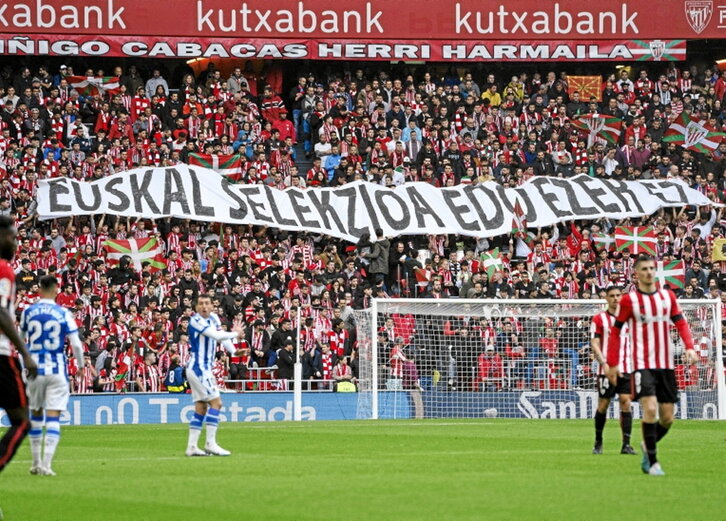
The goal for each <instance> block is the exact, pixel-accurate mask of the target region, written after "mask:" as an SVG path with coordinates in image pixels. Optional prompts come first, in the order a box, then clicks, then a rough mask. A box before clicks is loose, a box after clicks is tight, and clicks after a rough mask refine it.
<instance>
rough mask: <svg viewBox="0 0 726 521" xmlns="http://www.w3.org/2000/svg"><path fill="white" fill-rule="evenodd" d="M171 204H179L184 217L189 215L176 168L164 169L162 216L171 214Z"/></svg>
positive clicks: (187, 204) (185, 196)
mask: <svg viewBox="0 0 726 521" xmlns="http://www.w3.org/2000/svg"><path fill="white" fill-rule="evenodd" d="M172 180H173V181H174V182H173V183H172ZM172 185H173V186H172ZM172 203H177V204H179V205H180V206H181V209H182V212H183V213H184V215H188V214H190V213H191V212H190V211H189V202H188V201H187V194H186V192H185V191H184V183H183V182H182V178H181V175H180V174H179V171H178V170H177V169H176V168H166V169H165V170H164V215H170V214H171V205H172Z"/></svg>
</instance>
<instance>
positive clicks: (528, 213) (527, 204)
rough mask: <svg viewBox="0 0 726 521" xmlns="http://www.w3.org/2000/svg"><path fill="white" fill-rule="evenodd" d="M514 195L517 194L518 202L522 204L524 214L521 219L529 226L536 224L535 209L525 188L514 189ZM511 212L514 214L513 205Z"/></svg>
mask: <svg viewBox="0 0 726 521" xmlns="http://www.w3.org/2000/svg"><path fill="white" fill-rule="evenodd" d="M514 193H516V194H517V196H518V197H519V200H520V201H521V202H522V203H523V204H524V208H522V211H523V212H524V216H523V219H524V220H526V221H527V223H529V224H531V223H535V222H537V219H538V216H537V208H536V207H535V206H534V204H532V200H531V199H530V198H529V193H528V192H527V190H526V189H525V188H515V189H514ZM512 212H514V205H512Z"/></svg>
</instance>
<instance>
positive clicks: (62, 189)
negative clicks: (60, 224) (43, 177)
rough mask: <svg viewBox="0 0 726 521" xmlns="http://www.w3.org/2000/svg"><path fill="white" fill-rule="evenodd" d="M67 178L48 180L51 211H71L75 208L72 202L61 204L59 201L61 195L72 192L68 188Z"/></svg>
mask: <svg viewBox="0 0 726 521" xmlns="http://www.w3.org/2000/svg"><path fill="white" fill-rule="evenodd" d="M66 183H67V181H66V178H65V177H62V178H59V179H51V180H49V181H48V195H49V196H50V204H49V206H50V213H56V212H70V211H71V210H73V208H72V207H71V205H70V204H60V203H59V202H58V196H59V195H66V194H70V193H71V191H70V190H69V189H68V185H67V184H66Z"/></svg>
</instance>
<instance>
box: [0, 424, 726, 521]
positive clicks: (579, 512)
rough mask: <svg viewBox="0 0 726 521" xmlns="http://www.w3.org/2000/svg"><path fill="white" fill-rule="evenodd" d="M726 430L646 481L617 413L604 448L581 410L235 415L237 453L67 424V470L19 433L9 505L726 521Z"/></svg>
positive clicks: (690, 437) (681, 434) (101, 520)
mask: <svg viewBox="0 0 726 521" xmlns="http://www.w3.org/2000/svg"><path fill="white" fill-rule="evenodd" d="M639 428H640V427H639V423H638V422H636V424H635V426H634V433H635V436H634V440H633V441H634V443H633V445H637V444H638V443H639V440H640V434H639ZM725 436H726V429H725V428H724V423H723V422H721V423H719V422H701V421H681V422H677V423H676V425H675V427H674V429H672V431H671V432H670V433H669V434H668V436H667V437H666V438H665V439H664V440H663V442H662V443H661V444H660V449H661V454H660V455H661V458H660V459H661V462H662V465H663V468H664V469H665V471H666V473H667V475H666V476H665V477H651V476H646V475H643V474H642V473H641V471H640V468H639V462H640V456H624V455H620V454H619V448H620V442H619V437H620V429H619V425H618V422H617V421H614V420H609V421H608V424H607V426H606V428H605V447H604V448H605V454H603V455H601V456H594V455H592V454H591V449H592V440H593V428H592V422H591V421H585V420H555V421H549V420H504V419H487V420H461V421H458V420H409V421H363V422H359V421H357V422H310V423H247V424H242V423H236V424H230V423H224V424H222V425H221V426H220V429H219V433H218V440H219V442H220V445H222V446H223V447H225V448H227V449H229V450H231V451H232V452H233V454H232V456H230V457H227V458H220V457H216V458H212V457H204V458H187V457H185V456H184V455H183V451H184V448H185V446H186V437H187V429H186V426H184V425H161V426H156V425H154V426H146V425H119V426H103V427H101V426H99V427H64V428H63V430H62V438H61V443H60V446H59V448H58V452H57V454H56V461H55V464H54V470H55V471H56V472H57V473H58V475H57V476H56V477H44V476H31V475H30V474H29V473H28V469H29V467H30V449H29V446H28V442H27V441H26V442H24V444H23V446H22V447H21V448H20V451H19V453H18V455H17V456H16V458H15V460H14V461H13V462H12V463H11V464H10V465H9V467H8V468H7V469H6V470H5V471H4V472H3V473H2V474H0V506H1V507H2V508H3V510H4V512H5V519H6V520H11V521H36V520H37V521H55V520H72V521H83V520H89V521H91V520H92V521H107V520H108V521H111V520H124V521H126V520H128V521H136V520H139V521H141V520H149V521H157V520H159V521H160V520H170V521H185V520H190V521H216V520H248V519H249V520H255V521H256V520H345V521H353V520H376V521H383V520H395V521H398V520H439V519H441V520H458V521H461V520H481V519H553V520H555V519H556V520H564V519H576V520H606V519H613V520H619V521H620V520H632V519H643V520H658V521H663V520H667V519H677V520H691V519H693V520H705V519H724V518H725V516H726V511H725V510H724V505H725V504H726V503H724V492H725V491H726V457H724V456H725V455H726V441H724V437H725Z"/></svg>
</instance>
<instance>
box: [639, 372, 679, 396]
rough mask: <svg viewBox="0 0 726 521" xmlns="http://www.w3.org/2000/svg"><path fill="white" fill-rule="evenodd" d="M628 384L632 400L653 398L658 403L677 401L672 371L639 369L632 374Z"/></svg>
mask: <svg viewBox="0 0 726 521" xmlns="http://www.w3.org/2000/svg"><path fill="white" fill-rule="evenodd" d="M630 383H631V385H632V392H633V399H634V400H640V399H641V398H643V397H644V396H655V397H656V398H657V399H658V403H676V402H677V401H678V384H677V383H676V372H675V371H674V370H673V369H641V370H639V371H635V372H634V373H633V376H632V378H631V380H630Z"/></svg>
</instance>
